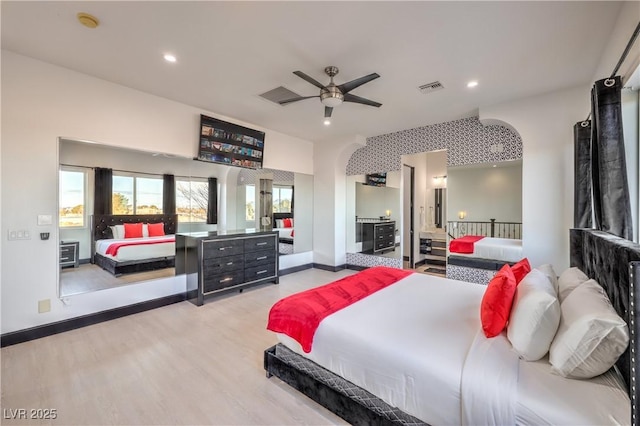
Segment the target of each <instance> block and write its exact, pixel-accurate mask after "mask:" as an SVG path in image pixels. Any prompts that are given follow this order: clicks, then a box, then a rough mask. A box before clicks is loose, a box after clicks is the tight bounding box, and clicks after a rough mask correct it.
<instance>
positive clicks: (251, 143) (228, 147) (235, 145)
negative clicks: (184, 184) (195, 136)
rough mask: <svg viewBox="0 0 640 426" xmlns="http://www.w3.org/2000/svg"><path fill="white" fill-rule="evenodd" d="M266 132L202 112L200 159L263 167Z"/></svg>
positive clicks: (255, 167) (254, 167) (257, 167)
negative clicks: (208, 115)
mask: <svg viewBox="0 0 640 426" xmlns="http://www.w3.org/2000/svg"><path fill="white" fill-rule="evenodd" d="M263 151H264V132H261V131H259V130H254V129H249V128H248V127H243V126H239V125H237V124H233V123H229V122H226V121H222V120H218V119H217V118H213V117H207V116H206V115H200V145H199V148H198V157H197V159H198V160H202V161H209V162H212V163H220V164H226V165H228V166H238V167H246V168H249V169H261V168H262V153H263Z"/></svg>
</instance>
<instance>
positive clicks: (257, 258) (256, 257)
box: [244, 250, 276, 268]
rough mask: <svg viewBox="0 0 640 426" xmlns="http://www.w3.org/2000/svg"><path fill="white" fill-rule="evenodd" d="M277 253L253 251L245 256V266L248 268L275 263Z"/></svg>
mask: <svg viewBox="0 0 640 426" xmlns="http://www.w3.org/2000/svg"><path fill="white" fill-rule="evenodd" d="M275 258H276V253H275V251H274V250H263V251H253V252H250V253H247V254H245V255H244V264H245V266H246V267H247V268H251V267H253V266H259V265H267V264H269V263H274V261H275Z"/></svg>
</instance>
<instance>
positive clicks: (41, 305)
mask: <svg viewBox="0 0 640 426" xmlns="http://www.w3.org/2000/svg"><path fill="white" fill-rule="evenodd" d="M50 310H51V299H44V300H38V313H39V314H43V313H45V312H49V311H50Z"/></svg>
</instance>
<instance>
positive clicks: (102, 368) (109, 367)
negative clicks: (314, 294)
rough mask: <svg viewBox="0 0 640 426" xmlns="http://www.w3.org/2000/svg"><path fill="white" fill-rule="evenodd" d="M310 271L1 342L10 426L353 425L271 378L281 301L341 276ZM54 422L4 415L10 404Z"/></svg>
mask: <svg viewBox="0 0 640 426" xmlns="http://www.w3.org/2000/svg"><path fill="white" fill-rule="evenodd" d="M352 273H353V271H347V270H345V271H340V272H337V273H333V272H328V271H323V270H319V269H309V270H305V271H302V272H297V273H295V274H290V275H286V276H284V277H281V278H280V284H279V285H274V284H266V285H263V286H261V287H257V288H254V289H250V290H245V291H244V292H243V293H233V294H230V295H227V296H223V297H220V298H217V299H212V300H209V301H207V302H206V303H205V305H204V306H201V307H196V306H194V305H192V304H190V303H189V302H182V303H177V304H174V305H170V306H165V307H162V308H158V309H154V310H151V311H147V312H143V313H140V314H136V315H131V316H127V317H123V318H119V319H116V320H113V321H109V322H104V323H100V324H96V325H93V326H90V327H84V328H81V329H78V330H73V331H69V332H66V333H61V334H57V335H54V336H49V337H45V338H42V339H38V340H34V341H31V342H25V343H21V344H18V345H14V346H8V347H5V348H2V350H1V351H0V355H1V357H2V359H1V365H2V376H1V379H2V400H1V404H0V405H2V409H3V410H2V411H3V418H2V419H1V423H2V424H3V425H5V424H6V425H11V424H19V425H27V424H29V425H30V424H56V425H106V424H112V425H214V424H215V425H222V424H224V425H302V424H315V425H326V424H346V423H345V422H344V421H343V420H342V419H340V418H339V417H337V416H335V415H334V414H332V413H331V412H329V411H327V410H326V409H324V408H323V407H321V406H319V405H318V404H316V403H315V402H313V401H311V400H310V399H308V398H307V397H305V396H304V395H302V394H300V393H298V392H297V391H295V390H294V389H292V388H291V387H289V386H288V385H286V384H284V383H283V382H281V381H280V380H279V379H277V378H275V377H272V378H270V379H267V378H266V377H265V371H264V369H263V351H264V349H266V348H268V347H270V346H272V345H274V344H275V343H276V342H277V340H276V338H275V336H274V335H273V333H271V332H269V331H267V330H266V328H265V327H266V321H267V315H268V312H269V309H270V308H271V306H272V305H273V304H274V303H275V302H276V301H277V300H279V299H280V298H282V297H284V296H286V295H289V294H292V293H295V292H297V291H301V290H304V289H307V288H311V287H315V286H317V285H320V284H324V283H327V282H330V281H333V280H335V279H338V278H342V277H344V276H346V275H349V274H352ZM20 408H24V409H27V412H28V410H29V409H38V408H44V409H56V410H57V419H56V420H49V421H42V422H38V421H35V420H33V419H28V420H11V419H7V418H6V417H8V416H7V412H8V410H9V409H12V410H16V409H20Z"/></svg>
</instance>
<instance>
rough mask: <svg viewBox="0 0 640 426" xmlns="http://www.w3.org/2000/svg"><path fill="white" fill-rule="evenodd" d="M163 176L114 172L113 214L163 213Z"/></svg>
mask: <svg viewBox="0 0 640 426" xmlns="http://www.w3.org/2000/svg"><path fill="white" fill-rule="evenodd" d="M162 187H163V182H162V178H157V177H147V176H142V175H134V174H126V175H125V174H118V175H116V174H115V173H114V174H113V195H112V197H113V214H161V213H162Z"/></svg>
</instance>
